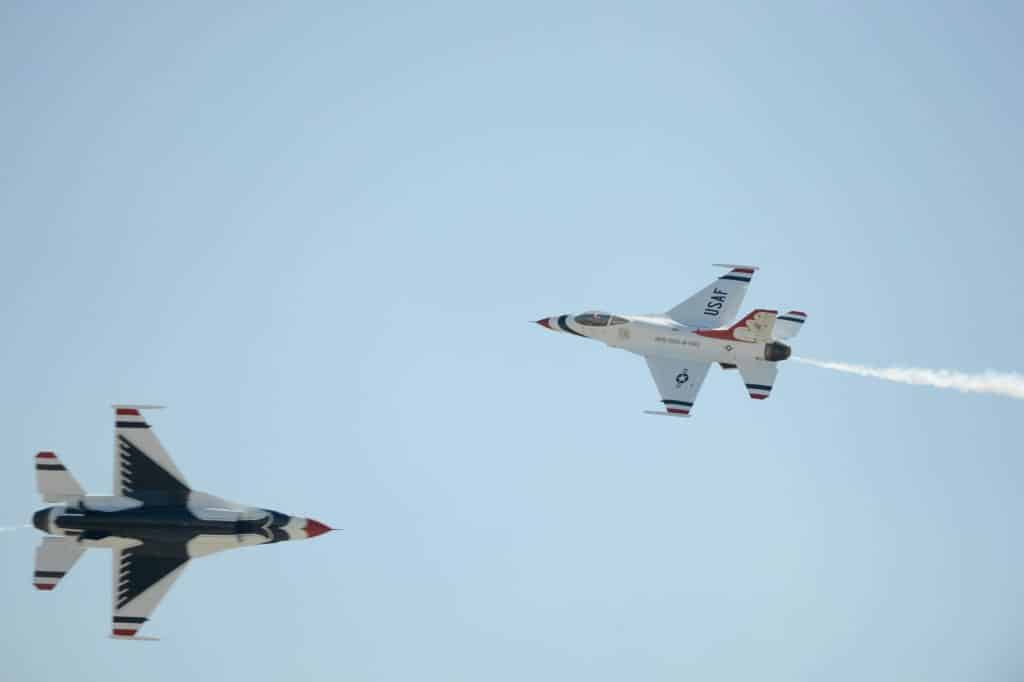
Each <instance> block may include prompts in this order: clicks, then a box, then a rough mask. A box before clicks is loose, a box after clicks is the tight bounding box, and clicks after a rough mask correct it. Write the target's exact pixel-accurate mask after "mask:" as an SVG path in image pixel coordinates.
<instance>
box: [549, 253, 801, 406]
mask: <svg viewBox="0 0 1024 682" xmlns="http://www.w3.org/2000/svg"><path fill="white" fill-rule="evenodd" d="M715 267H722V268H729V272H728V273H726V274H724V275H722V276H721V277H719V278H718V279H716V280H715V281H713V282H712V283H711V284H709V285H707V286H706V287H704V288H703V289H701V290H700V291H698V292H697V293H696V294H694V295H693V296H691V297H690V298H688V299H686V300H685V301H683V302H682V303H680V304H679V305H677V306H676V307H675V308H672V309H671V310H669V311H668V312H666V313H655V314H651V315H612V314H610V313H603V312H597V311H591V312H586V313H582V314H580V315H560V316H558V317H545V318H544V319H542V320H537V324H539V325H541V326H542V327H547V328H548V329H550V330H552V331H557V332H564V333H566V334H573V335H575V336H584V337H588V338H591V339H597V340H598V341H603V342H605V343H606V344H608V345H609V346H612V347H613V348H621V349H623V350H627V351H629V352H631V353H636V354H637V355H642V356H643V357H644V359H645V360H646V361H647V366H648V368H650V370H651V376H653V377H654V383H655V384H657V386H658V391H659V392H660V393H661V402H662V404H664V406H665V411H658V412H650V411H649V412H647V413H648V414H658V415H665V416H672V417H688V416H689V415H690V411H691V410H692V409H693V404H694V403H695V402H696V401H697V393H698V392H700V387H701V384H703V383H704V377H705V376H707V373H708V369H709V368H710V367H711V365H712V364H715V363H718V364H719V365H720V366H721V367H722V369H727V370H739V374H740V376H741V377H742V378H743V384H744V386H745V387H746V390H747V393H748V394H749V395H750V397H751V398H753V399H755V400H764V399H765V398H767V397H768V396H769V395H771V392H772V386H773V385H774V384H775V375H776V373H778V371H779V370H778V367H779V366H778V363H779V362H782V361H783V360H785V359H787V358H788V357H789V355H790V352H791V350H790V347H789V346H787V345H786V344H784V343H782V342H781V341H779V339H790V338H793V337H794V336H796V335H797V333H799V331H800V328H801V327H802V326H803V324H804V322H805V321H806V320H807V315H806V314H805V313H802V312H799V311H796V310H790V311H789V312H787V313H786V314H785V315H779V314H778V311H776V310H761V309H758V310H754V311H752V312H750V313H748V314H747V316H746V317H744V318H743V319H742V320H740V321H739V322H737V323H736V324H734V325H732V326H726V325H728V324H729V323H730V322H732V321H733V320H734V319H735V318H736V314H737V313H738V312H739V308H740V304H741V303H742V302H743V295H744V294H745V293H746V292H747V285H749V284H750V280H751V278H752V277H753V276H754V272H755V271H756V270H757V268H756V267H753V266H748V265H716V266H715Z"/></svg>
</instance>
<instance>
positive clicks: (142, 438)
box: [114, 405, 191, 504]
mask: <svg viewBox="0 0 1024 682" xmlns="http://www.w3.org/2000/svg"><path fill="white" fill-rule="evenodd" d="M114 407H115V411H116V415H115V422H114V494H115V495H121V496H123V497H133V498H135V499H138V500H142V501H143V502H146V503H149V504H185V502H186V501H187V500H188V494H189V492H191V491H190V489H189V486H188V483H186V482H185V477H184V476H183V475H182V474H181V472H180V471H178V467H176V466H175V465H174V460H172V459H171V456H170V455H168V454H167V451H166V450H164V446H163V445H161V444H160V441H159V440H157V437H156V435H155V434H154V433H153V431H152V429H150V427H149V424H147V423H146V420H145V419H143V417H142V415H141V413H140V412H139V409H140V407H138V406H126V405H115V406H114Z"/></svg>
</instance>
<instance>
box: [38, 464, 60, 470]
mask: <svg viewBox="0 0 1024 682" xmlns="http://www.w3.org/2000/svg"><path fill="white" fill-rule="evenodd" d="M36 471H67V469H65V467H64V465H63V464H37V465H36Z"/></svg>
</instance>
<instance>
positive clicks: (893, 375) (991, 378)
mask: <svg viewBox="0 0 1024 682" xmlns="http://www.w3.org/2000/svg"><path fill="white" fill-rule="evenodd" d="M793 359H794V360H796V361H797V362H802V363H804V364H806V365H814V366H815V367H824V368H825V369H834V370H836V371H837V372H846V373H848V374H856V375H858V376H862V377H874V378H876V379H885V380H886V381H895V382H896V383H900V384H912V385H914V386H934V387H935V388H952V389H954V390H957V391H961V392H963V393H988V394H989V395H1002V396H1006V397H1007V398H1017V399H1018V400H1024V374H1016V373H1012V372H995V371H992V370H986V371H985V372H982V373H980V374H967V373H964V372H954V371H952V370H948V369H925V368H922V367H866V366H864V365H851V364H849V363H846V362H825V361H824V360H814V359H813V358H797V357H794V358H793Z"/></svg>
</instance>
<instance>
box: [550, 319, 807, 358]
mask: <svg viewBox="0 0 1024 682" xmlns="http://www.w3.org/2000/svg"><path fill="white" fill-rule="evenodd" d="M537 323H538V324H540V325H541V326H543V327H547V328H548V329H551V330H553V331H557V332H564V333H569V334H575V335H576V336H583V337H586V338H591V339H596V340H598V341H601V342H603V343H605V344H607V345H609V346H611V347H613V348H621V349H623V350H626V351H629V352H631V353H636V354H637V355H645V356H647V355H655V356H663V357H683V358H687V359H693V360H700V361H702V362H718V363H722V364H724V365H738V364H741V363H743V362H744V361H747V360H760V361H766V362H779V361H781V360H785V359H786V358H788V357H789V355H790V348H789V346H787V345H786V344H784V343H780V342H778V341H771V342H757V341H754V340H750V341H746V340H742V339H736V338H733V336H732V335H731V334H729V333H727V332H724V331H723V330H718V329H692V328H690V327H687V326H685V325H682V324H680V323H678V322H676V321H675V320H673V319H671V318H668V317H664V316H655V315H612V314H608V313H602V312H588V313H582V314H579V315H559V316H557V317H548V318H544V319H541V320H537Z"/></svg>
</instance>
